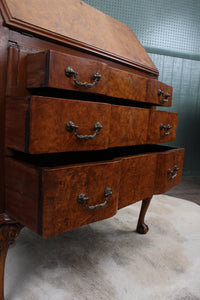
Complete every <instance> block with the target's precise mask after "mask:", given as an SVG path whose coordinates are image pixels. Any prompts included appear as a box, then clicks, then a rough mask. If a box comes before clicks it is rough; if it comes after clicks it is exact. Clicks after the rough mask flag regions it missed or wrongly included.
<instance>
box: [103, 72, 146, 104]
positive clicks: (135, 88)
mask: <svg viewBox="0 0 200 300" xmlns="http://www.w3.org/2000/svg"><path fill="white" fill-rule="evenodd" d="M108 86H109V87H108V96H111V97H116V98H123V99H129V100H135V101H141V102H145V100H146V89H147V80H146V79H145V78H143V77H141V76H137V75H134V74H132V73H129V72H125V71H122V70H117V69H113V68H110V75H109V83H108Z"/></svg>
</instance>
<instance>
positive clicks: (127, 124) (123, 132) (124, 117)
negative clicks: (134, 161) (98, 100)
mask: <svg viewBox="0 0 200 300" xmlns="http://www.w3.org/2000/svg"><path fill="white" fill-rule="evenodd" d="M148 123H149V110H148V109H143V108H136V107H128V106H117V105H112V107H111V122H110V141H109V146H110V147H119V146H128V145H139V144H145V143H146V141H147V131H148Z"/></svg>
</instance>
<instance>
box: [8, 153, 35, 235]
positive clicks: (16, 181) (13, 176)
mask: <svg viewBox="0 0 200 300" xmlns="http://www.w3.org/2000/svg"><path fill="white" fill-rule="evenodd" d="M5 168H6V172H5V189H6V191H5V194H6V197H5V198H6V200H5V202H6V203H5V205H6V211H7V212H9V215H10V216H11V217H13V218H14V219H16V220H17V221H18V222H20V223H21V224H24V225H26V226H28V227H29V228H30V229H31V230H33V231H35V232H37V226H38V224H37V223H38V201H39V179H40V178H39V170H37V169H36V168H34V167H29V165H28V164H24V163H22V162H19V161H16V160H14V159H12V158H6V159H5Z"/></svg>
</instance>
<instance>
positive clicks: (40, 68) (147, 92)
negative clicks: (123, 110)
mask: <svg viewBox="0 0 200 300" xmlns="http://www.w3.org/2000/svg"><path fill="white" fill-rule="evenodd" d="M80 55H81V54H80ZM127 70H128V69H127ZM26 87H27V88H28V89H30V90H32V91H33V92H34V89H44V88H45V89H46V88H51V89H52V88H54V89H60V90H67V91H77V92H83V93H93V94H101V95H106V96H110V97H115V98H119V99H128V100H133V101H139V102H147V103H151V104H156V105H163V106H171V102H172V87H170V86H168V85H166V84H164V83H162V82H159V81H158V80H151V79H147V78H146V77H144V76H140V75H138V74H137V73H136V72H135V71H134V69H133V68H130V69H129V70H128V71H126V70H123V69H121V68H120V67H119V68H114V67H111V66H110V65H109V62H108V63H103V62H102V61H100V60H97V59H95V58H94V59H88V58H87V59H86V58H83V57H81V56H74V55H70V54H67V53H61V52H57V51H53V50H49V51H43V52H38V53H34V54H28V55H27V59H26ZM116 101H117V100H116Z"/></svg>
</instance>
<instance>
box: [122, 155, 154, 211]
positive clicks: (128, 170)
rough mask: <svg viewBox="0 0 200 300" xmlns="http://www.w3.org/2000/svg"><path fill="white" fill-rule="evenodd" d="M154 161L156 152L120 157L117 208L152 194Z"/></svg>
mask: <svg viewBox="0 0 200 300" xmlns="http://www.w3.org/2000/svg"><path fill="white" fill-rule="evenodd" d="M156 162H157V154H156V153H150V154H143V155H136V156H135V157H134V156H131V157H125V158H123V159H122V162H121V168H122V170H121V181H120V193H119V208H122V207H125V206H127V205H129V204H132V203H134V202H136V201H139V200H142V199H145V198H147V197H151V196H152V195H153V191H154V181H155V175H156Z"/></svg>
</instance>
